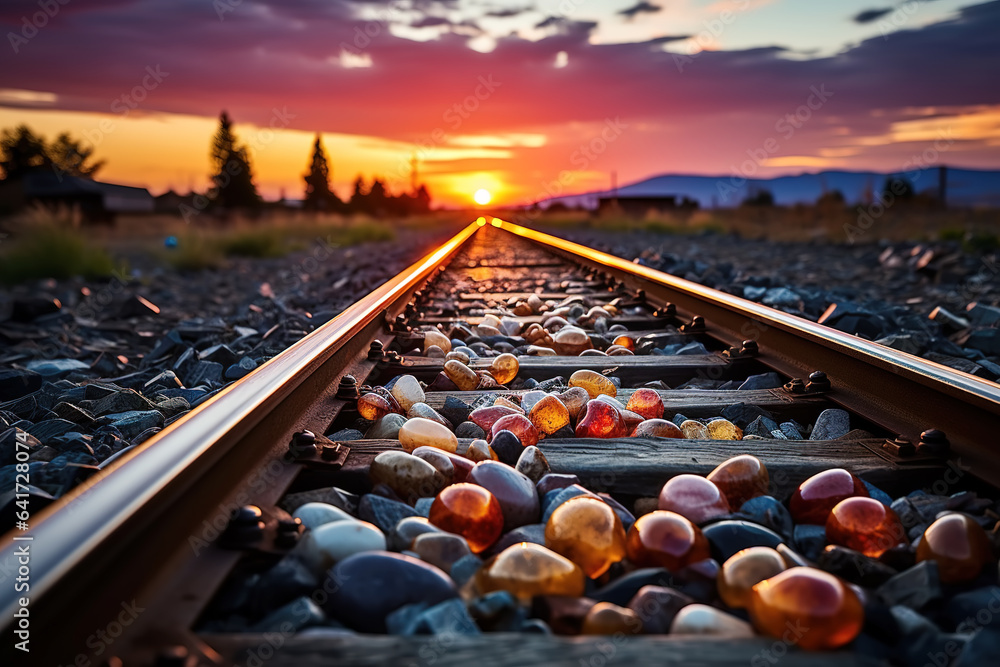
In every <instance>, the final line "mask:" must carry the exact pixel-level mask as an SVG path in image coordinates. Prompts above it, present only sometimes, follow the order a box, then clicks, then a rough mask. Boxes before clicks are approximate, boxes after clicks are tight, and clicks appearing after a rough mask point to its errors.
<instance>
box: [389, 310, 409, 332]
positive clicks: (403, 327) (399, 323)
mask: <svg viewBox="0 0 1000 667" xmlns="http://www.w3.org/2000/svg"><path fill="white" fill-rule="evenodd" d="M392 330H393V331H396V332H408V331H410V325H408V324H407V323H406V316H405V315H402V314H400V315H396V319H395V321H394V322H393V324H392Z"/></svg>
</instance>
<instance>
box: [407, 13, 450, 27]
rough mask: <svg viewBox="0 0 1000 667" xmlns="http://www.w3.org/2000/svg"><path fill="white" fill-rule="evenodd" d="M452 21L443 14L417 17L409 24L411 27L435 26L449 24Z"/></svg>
mask: <svg viewBox="0 0 1000 667" xmlns="http://www.w3.org/2000/svg"><path fill="white" fill-rule="evenodd" d="M451 24H452V23H451V21H449V20H448V19H446V18H444V17H443V16H425V17H423V18H421V19H418V20H416V21H414V22H413V23H411V24H410V27H411V28H435V27H437V26H442V25H447V26H450V25H451Z"/></svg>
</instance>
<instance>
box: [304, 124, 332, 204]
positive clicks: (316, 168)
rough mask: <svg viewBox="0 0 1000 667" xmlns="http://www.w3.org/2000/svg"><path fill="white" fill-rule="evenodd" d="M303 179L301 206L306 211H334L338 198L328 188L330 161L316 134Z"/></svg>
mask: <svg viewBox="0 0 1000 667" xmlns="http://www.w3.org/2000/svg"><path fill="white" fill-rule="evenodd" d="M305 181H306V198H305V202H304V203H303V207H304V208H305V209H306V210H307V211H334V210H336V209H338V208H340V199H338V198H337V195H335V194H334V193H333V192H332V191H331V190H330V163H329V162H328V161H327V159H326V151H324V150H323V144H322V143H320V137H319V135H318V134H317V135H316V142H315V143H314V144H313V154H312V160H311V162H310V163H309V173H308V174H306V175H305Z"/></svg>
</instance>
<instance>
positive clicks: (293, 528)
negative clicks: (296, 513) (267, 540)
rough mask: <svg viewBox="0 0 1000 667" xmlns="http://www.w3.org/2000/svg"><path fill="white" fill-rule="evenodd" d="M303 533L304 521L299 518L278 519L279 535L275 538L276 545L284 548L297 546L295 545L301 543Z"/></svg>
mask: <svg viewBox="0 0 1000 667" xmlns="http://www.w3.org/2000/svg"><path fill="white" fill-rule="evenodd" d="M301 532H302V519H299V518H297V517H295V518H291V519H278V533H277V535H275V537H274V543H275V544H276V545H278V546H279V547H283V548H288V547H292V546H295V543H296V542H298V541H299V536H300V535H301Z"/></svg>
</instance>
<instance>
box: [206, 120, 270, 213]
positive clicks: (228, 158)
mask: <svg viewBox="0 0 1000 667" xmlns="http://www.w3.org/2000/svg"><path fill="white" fill-rule="evenodd" d="M212 163H213V165H214V172H215V173H214V174H213V176H212V183H214V185H215V193H214V195H213V196H212V203H213V205H215V206H218V207H220V208H223V209H236V208H246V209H258V208H260V204H261V200H260V195H258V194H257V186H256V185H254V183H253V171H252V168H251V166H250V156H249V155H248V153H247V150H246V148H245V147H243V146H240V145H238V144H237V143H236V135H235V134H233V130H232V123H231V122H230V120H229V115H228V114H227V113H226V112H225V111H223V112H222V113H221V114H220V115H219V130H218V132H216V133H215V136H214V137H213V138H212Z"/></svg>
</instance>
